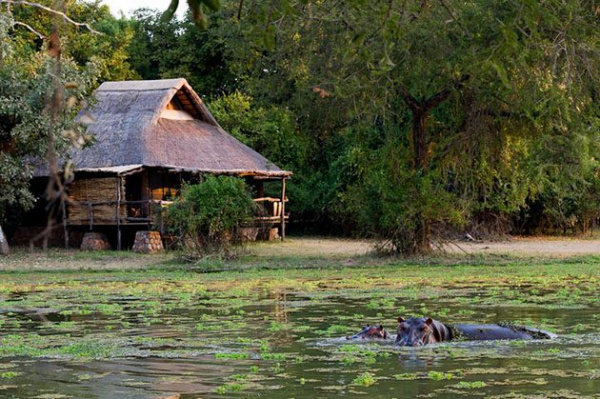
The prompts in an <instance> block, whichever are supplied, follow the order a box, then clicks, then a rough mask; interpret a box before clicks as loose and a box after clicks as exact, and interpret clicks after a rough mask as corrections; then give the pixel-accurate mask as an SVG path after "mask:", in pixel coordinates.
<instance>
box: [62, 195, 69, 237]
mask: <svg viewBox="0 0 600 399" xmlns="http://www.w3.org/2000/svg"><path fill="white" fill-rule="evenodd" d="M61 205H62V220H63V231H64V235H65V249H69V221H68V220H67V202H66V201H62V204H61Z"/></svg>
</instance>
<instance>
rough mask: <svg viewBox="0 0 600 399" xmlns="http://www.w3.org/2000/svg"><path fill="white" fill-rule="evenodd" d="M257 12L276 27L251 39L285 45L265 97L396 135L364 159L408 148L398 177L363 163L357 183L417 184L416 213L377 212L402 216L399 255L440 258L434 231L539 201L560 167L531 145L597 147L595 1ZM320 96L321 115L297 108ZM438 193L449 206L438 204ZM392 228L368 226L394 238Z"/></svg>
mask: <svg viewBox="0 0 600 399" xmlns="http://www.w3.org/2000/svg"><path fill="white" fill-rule="evenodd" d="M248 7H249V8H248V9H247V14H245V19H244V18H242V21H244V22H245V23H247V24H250V25H253V26H260V25H261V24H263V26H265V29H264V30H263V31H264V32H266V33H264V34H263V35H259V36H255V37H254V38H251V41H252V40H253V42H254V43H255V48H260V43H261V40H263V39H264V36H265V35H267V36H268V35H269V34H271V35H273V38H272V39H270V40H269V41H273V42H274V43H275V46H274V47H272V48H271V49H270V48H269V46H265V47H263V48H264V49H266V50H272V51H270V52H268V53H267V54H268V57H264V58H263V59H262V65H268V67H267V68H263V70H268V71H273V73H263V74H262V75H261V79H260V80H257V81H258V82H259V85H260V87H262V88H264V89H265V90H263V91H262V98H266V99H269V101H275V102H281V101H283V102H285V103H287V104H290V108H291V109H292V110H293V111H295V112H297V114H298V115H307V114H310V113H311V111H316V113H318V114H329V115H332V116H333V119H334V120H338V121H339V120H343V119H345V120H346V123H347V126H353V128H354V129H355V130H356V129H360V130H365V131H371V132H377V131H378V130H379V134H381V135H384V136H385V137H384V139H383V140H381V144H380V146H381V147H379V148H374V149H373V148H365V146H364V145H362V144H360V143H358V144H357V145H356V147H355V148H356V151H357V152H369V151H375V154H379V155H381V153H382V150H384V149H385V148H387V146H389V145H393V146H394V147H395V148H396V154H395V156H394V157H392V159H395V160H396V162H395V163H391V164H388V165H387V168H389V169H383V170H382V171H381V173H383V174H384V175H386V176H387V177H386V178H385V179H373V174H377V170H376V169H375V170H373V168H384V166H385V165H382V163H381V162H372V161H373V158H372V157H370V156H364V157H362V158H363V159H364V160H367V163H366V164H362V165H356V168H355V170H356V181H355V186H356V187H358V188H360V187H362V188H363V189H364V190H367V188H368V187H369V186H372V185H373V182H374V181H378V182H379V183H378V184H379V185H385V184H392V185H394V186H397V185H402V184H406V185H408V186H409V187H411V188H412V190H410V191H411V192H412V194H410V195H408V196H404V197H402V198H399V199H397V200H398V201H400V200H401V201H403V202H405V205H406V206H408V207H409V208H410V212H400V214H401V215H406V217H403V216H401V217H398V212H397V211H394V210H393V209H394V207H388V206H385V204H383V203H380V205H379V206H375V209H377V210H379V211H381V210H384V209H390V210H391V211H390V212H391V214H390V215H388V216H387V217H385V218H384V219H386V220H394V222H393V223H395V225H396V226H397V228H396V229H392V230H390V229H383V230H384V231H386V232H388V233H390V232H391V231H395V232H396V233H397V234H400V236H401V237H404V238H401V239H400V240H395V241H396V242H403V243H404V244H403V245H401V246H400V247H396V250H397V251H399V252H402V253H409V254H410V253H423V252H427V251H428V250H429V248H430V238H429V226H430V225H431V224H432V223H434V222H447V221H449V220H455V221H460V220H462V221H465V220H467V219H468V218H469V217H470V215H471V214H472V213H473V212H476V211H486V210H490V211H494V212H501V211H502V210H503V209H504V210H508V211H511V212H515V211H516V210H518V209H519V208H521V207H524V206H526V201H527V200H528V199H529V198H534V197H535V196H537V195H539V194H540V193H541V192H542V191H543V190H544V187H542V186H541V185H540V184H539V182H540V177H541V178H542V179H541V181H542V182H543V181H547V180H548V179H547V178H544V173H543V171H544V170H548V168H545V169H544V165H542V164H540V159H538V158H537V157H536V156H537V155H538V154H533V153H532V150H534V149H535V148H539V143H540V142H548V140H553V139H554V138H557V137H561V136H565V135H568V136H570V137H569V138H567V140H568V141H569V142H570V143H573V144H575V143H585V142H589V140H580V139H577V138H576V137H577V136H580V137H582V138H583V137H591V136H590V135H593V134H595V131H596V130H595V127H596V126H597V115H598V111H597V104H596V103H595V102H594V98H595V97H597V94H595V93H597V92H598V76H599V75H598V73H597V69H598V50H597V49H598V45H597V43H598V33H597V29H596V28H595V22H596V20H597V12H598V11H597V9H596V8H595V6H594V5H593V4H592V3H590V2H586V1H576V2H568V3H567V2H562V1H550V2H544V3H543V4H542V3H539V2H534V1H528V2H512V1H491V2H485V3H481V2H475V1H472V2H465V1H450V0H440V1H420V2H396V1H387V2H377V3H375V2H362V1H347V2H319V3H316V2H310V3H308V4H306V2H292V1H288V2H282V3H281V6H280V7H279V8H277V7H274V8H272V9H271V10H270V11H269V13H268V14H267V15H268V17H267V18H266V21H265V14H264V13H259V12H256V11H253V9H252V8H251V6H248ZM290 8H291V9H292V11H289V9H290ZM271 21H273V22H271ZM275 21H276V22H275ZM247 31H248V32H252V30H251V29H248V30H247ZM557 38H558V39H557ZM254 72H255V74H256V75H257V76H258V75H259V74H260V73H261V72H260V70H259V69H258V68H257V69H255V70H254ZM269 80H270V83H268V82H265V81H269ZM257 87H258V86H257ZM273 87H278V88H280V89H279V90H271V89H272V88H273ZM311 89H312V90H313V91H314V93H313V100H312V103H313V106H312V107H310V106H309V107H305V108H304V109H303V110H300V109H299V108H296V107H295V106H294V105H295V104H294V103H295V102H296V101H298V100H299V99H300V98H306V94H307V92H308V91H310V90H311ZM259 90H260V88H259ZM282 90H287V92H284V93H282ZM317 95H318V96H317ZM254 96H255V97H258V98H261V95H259V94H258V93H254ZM323 100H324V101H323ZM299 103H300V102H299V101H298V104H299ZM317 104H318V105H317ZM594 104H596V105H594ZM303 105H304V106H306V102H305V103H304V104H303ZM317 106H318V107H320V110H315V108H316V107H317ZM307 108H308V110H307ZM308 120H310V117H306V119H305V121H308ZM317 124H318V121H317ZM300 125H301V126H302V125H303V121H302V120H301V121H300ZM369 125H371V126H372V125H376V126H377V125H379V126H380V127H381V128H380V129H371V128H370V127H369ZM313 127H315V125H313ZM314 130H317V129H314ZM336 130H337V132H341V131H344V129H339V127H337V128H334V131H336ZM323 131H324V130H323V129H321V130H319V132H323ZM325 131H327V130H325ZM334 134H337V133H334ZM375 134H377V133H375ZM388 135H389V136H388ZM371 142H372V140H371ZM390 143H393V144H390ZM383 152H384V153H385V151H383ZM584 154H587V156H589V155H591V154H590V152H589V151H586V152H579V155H580V156H584ZM390 155H391V154H389V153H388V155H387V156H390ZM557 155H558V154H554V155H553V156H551V157H550V162H552V163H553V164H554V165H557V166H558V165H560V164H563V163H564V162H562V160H561V158H560V156H557ZM523 158H524V159H523ZM547 161H548V160H546V162H547ZM575 162H576V164H577V165H584V164H589V162H587V160H586V159H582V158H579V159H577V160H575ZM394 176H395V177H394ZM517 176H520V177H523V179H520V180H519V179H518V178H515V177H517ZM351 186H352V185H351ZM433 188H435V189H433ZM359 191H360V190H359ZM442 194H444V195H442ZM383 197H386V198H387V196H383ZM439 198H445V200H444V206H440V205H441V204H440V203H439V201H433V199H439ZM490 198H493V199H495V200H494V201H490V200H489V199H490ZM430 199H431V201H430ZM371 201H375V202H377V201H380V198H378V197H375V198H373V197H371ZM382 201H383V200H382ZM385 201H389V202H393V201H394V198H393V196H392V198H387V199H386V200H385ZM363 205H364V204H363ZM367 208H368V207H367ZM440 210H446V211H447V212H439V211H440ZM394 212H396V213H395V214H394ZM457 214H459V215H460V217H457ZM380 220H382V219H381V218H380V217H367V218H366V220H363V221H362V222H363V224H366V225H367V226H369V227H370V228H371V229H372V230H373V231H381V229H380V227H381V226H380V225H379V222H378V221H380ZM406 241H410V242H408V243H407V242H406Z"/></svg>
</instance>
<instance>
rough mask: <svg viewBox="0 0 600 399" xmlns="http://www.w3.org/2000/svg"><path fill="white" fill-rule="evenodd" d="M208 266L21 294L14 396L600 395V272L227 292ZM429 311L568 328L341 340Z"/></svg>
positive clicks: (12, 321)
mask: <svg viewBox="0 0 600 399" xmlns="http://www.w3.org/2000/svg"><path fill="white" fill-rule="evenodd" d="M61 278H62V277H61ZM61 278H57V279H58V280H60V279H61ZM200 279H201V277H196V276H191V277H190V276H184V277H177V278H173V279H172V280H171V281H168V280H167V281H162V280H156V281H155V280H144V281H143V282H141V283H140V282H137V281H135V280H134V279H131V280H129V281H119V280H118V279H97V280H96V281H95V282H91V283H87V282H86V281H85V280H82V281H77V282H74V280H73V277H72V276H71V277H64V281H62V282H61V281H59V282H58V283H50V284H49V285H44V284H43V283H36V284H33V286H31V287H29V289H28V290H26V291H15V292H6V291H5V294H4V295H3V297H4V301H3V302H2V309H3V312H2V313H0V326H1V329H2V347H1V348H0V352H1V354H2V357H1V358H0V396H1V397H7V398H10V397H18V398H29V397H40V398H116V397H119V398H148V397H151V398H167V397H174V398H175V397H176V398H182V399H185V398H198V397H202V398H206V397H240V396H243V397H246V396H262V397H268V398H306V397H310V398H331V397H357V398H358V397H364V396H365V395H368V396H369V397H381V398H393V397H397V398H405V397H424V398H454V397H457V396H465V397H493V398H517V397H531V398H534V397H535V398H538V397H544V398H545V397H571V398H598V397H600V328H599V327H598V323H599V322H600V317H599V314H600V312H599V307H600V306H599V305H598V301H597V297H596V295H597V292H596V291H594V289H593V288H594V287H593V286H592V287H590V286H589V285H586V284H585V283H580V284H574V285H573V286H572V287H571V288H570V289H569V291H568V292H565V291H564V284H561V283H560V282H558V283H552V284H548V283H545V282H537V283H535V284H532V285H521V286H510V285H506V284H505V285H504V286H503V287H502V289H500V288H498V286H497V285H495V284H485V285H481V286H478V287H477V286H475V285H473V284H462V285H461V284H454V285H439V286H435V287H429V288H427V287H422V286H420V287H419V286H418V285H417V286H414V285H413V286H407V287H399V286H398V285H396V284H389V282H385V283H381V284H378V283H373V282H370V283H369V284H364V285H357V286H356V287H351V288H348V287H347V286H345V287H343V288H339V287H338V283H339V279H337V278H332V279H329V280H328V279H321V280H319V281H315V284H314V285H313V286H312V288H311V289H310V290H303V289H294V287H292V288H291V289H290V288H287V287H285V284H280V285H278V284H271V283H268V282H265V281H262V280H257V281H255V282H253V283H252V284H251V285H250V286H244V287H241V288H240V282H239V280H237V279H230V278H229V277H228V279H229V280H227V279H225V280H224V281H220V282H219V284H223V285H227V284H231V285H232V286H233V287H234V288H231V289H230V288H223V289H221V290H219V291H211V290H207V289H206V287H209V286H210V284H209V283H208V282H205V283H206V285H205V286H203V287H199V286H198V284H199V282H200ZM561 290H563V291H561ZM417 314H427V315H430V316H432V317H435V318H436V319H438V320H442V321H446V322H450V323H467V322H471V323H494V322H498V321H503V320H511V321H516V322H519V323H525V324H528V325H530V326H532V327H541V328H544V329H549V330H551V331H553V332H555V333H557V334H559V338H558V339H556V340H540V341H527V342H525V341H523V342H520V341H496V342H450V343H444V344H439V345H432V346H428V347H422V348H396V347H395V346H394V345H393V342H383V343H370V342H364V341H360V342H354V341H352V342H349V341H346V340H345V339H341V338H340V337H344V336H345V335H347V334H349V333H352V332H356V331H358V330H359V329H360V327H361V325H362V324H364V323H366V322H371V323H382V324H383V325H384V326H386V327H387V329H388V331H390V332H392V333H395V325H396V323H395V321H394V320H395V319H396V317H397V316H399V315H402V316H405V317H406V316H411V315H417Z"/></svg>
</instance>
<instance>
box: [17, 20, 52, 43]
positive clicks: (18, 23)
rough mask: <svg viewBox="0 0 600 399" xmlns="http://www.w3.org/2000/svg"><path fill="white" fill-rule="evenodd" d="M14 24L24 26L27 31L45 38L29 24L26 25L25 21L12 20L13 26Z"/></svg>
mask: <svg viewBox="0 0 600 399" xmlns="http://www.w3.org/2000/svg"><path fill="white" fill-rule="evenodd" d="M14 25H18V26H22V27H24V28H25V29H27V30H28V31H30V32H32V33H33V34H35V35H36V36H37V37H39V38H40V39H42V40H43V39H45V38H46V36H44V35H42V34H41V33H40V32H38V31H37V30H35V29H33V28H32V27H31V26H29V25H27V24H26V23H23V22H19V21H14V22H13V26H14Z"/></svg>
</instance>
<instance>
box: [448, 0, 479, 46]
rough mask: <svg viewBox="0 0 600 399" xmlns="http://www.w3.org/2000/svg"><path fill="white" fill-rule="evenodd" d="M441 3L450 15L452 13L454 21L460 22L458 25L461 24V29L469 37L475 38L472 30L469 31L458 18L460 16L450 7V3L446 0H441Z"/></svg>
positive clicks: (451, 16)
mask: <svg viewBox="0 0 600 399" xmlns="http://www.w3.org/2000/svg"><path fill="white" fill-rule="evenodd" d="M440 3H441V4H442V7H444V9H445V10H446V12H447V13H448V15H450V18H452V19H453V20H454V22H456V23H457V24H458V26H460V29H462V31H463V32H464V33H465V35H467V37H468V38H469V39H473V36H472V35H471V32H469V31H468V30H467V29H466V28H465V27H464V26H463V24H461V23H460V21H459V20H458V18H456V15H454V12H453V11H452V10H451V9H450V7H448V4H446V2H445V1H444V0H440Z"/></svg>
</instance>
